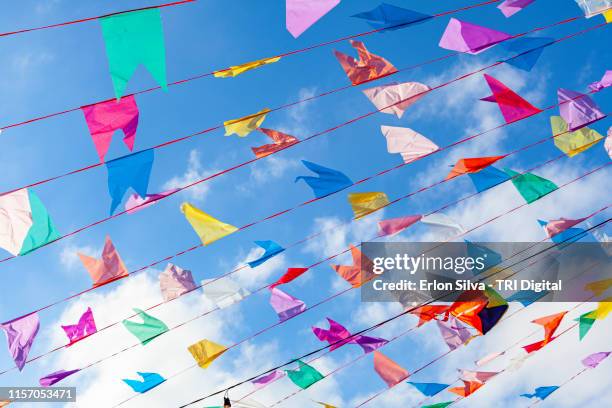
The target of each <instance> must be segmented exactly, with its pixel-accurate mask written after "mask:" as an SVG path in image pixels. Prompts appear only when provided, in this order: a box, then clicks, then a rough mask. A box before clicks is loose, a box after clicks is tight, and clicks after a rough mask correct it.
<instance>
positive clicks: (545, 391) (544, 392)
mask: <svg viewBox="0 0 612 408" xmlns="http://www.w3.org/2000/svg"><path fill="white" fill-rule="evenodd" d="M557 388H559V387H558V386H557V385H550V386H547V387H538V388H536V389H535V392H534V393H533V394H521V397H525V398H539V399H541V400H544V399H546V397H548V396H549V395H550V394H552V393H553V392H555V391H557Z"/></svg>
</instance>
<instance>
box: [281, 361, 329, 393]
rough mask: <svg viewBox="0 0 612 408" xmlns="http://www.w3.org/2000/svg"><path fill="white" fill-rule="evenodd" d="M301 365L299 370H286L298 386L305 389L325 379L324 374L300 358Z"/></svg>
mask: <svg viewBox="0 0 612 408" xmlns="http://www.w3.org/2000/svg"><path fill="white" fill-rule="evenodd" d="M298 363H299V364H300V367H299V368H298V369H297V370H285V372H286V373H287V376H288V377H289V379H290V380H291V381H292V382H293V383H294V384H295V385H297V386H298V387H300V388H301V389H303V390H305V389H306V388H308V387H310V386H311V385H312V384H314V383H316V382H317V381H320V380H322V379H323V374H321V373H320V372H318V371H317V370H315V369H314V368H312V367H311V366H309V365H308V364H306V363H304V362H303V361H302V360H298Z"/></svg>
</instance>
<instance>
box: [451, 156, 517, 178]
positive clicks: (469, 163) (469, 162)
mask: <svg viewBox="0 0 612 408" xmlns="http://www.w3.org/2000/svg"><path fill="white" fill-rule="evenodd" d="M504 157H506V156H505V155H503V156H490V157H472V158H469V159H460V160H458V161H457V163H455V166H454V167H453V169H452V170H451V171H450V173H448V175H447V176H446V180H450V179H453V178H455V177H458V176H461V175H462V174H469V173H477V172H479V171H481V170H482V169H484V168H486V167H488V166H490V165H491V164H493V163H495V162H496V161H498V160H501V159H503V158H504Z"/></svg>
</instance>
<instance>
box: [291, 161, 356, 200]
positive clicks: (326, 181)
mask: <svg viewBox="0 0 612 408" xmlns="http://www.w3.org/2000/svg"><path fill="white" fill-rule="evenodd" d="M302 163H303V164H304V166H306V168H307V169H308V170H310V171H312V172H313V173H316V174H317V175H318V176H319V177H312V176H298V177H296V178H295V181H296V182H297V181H298V180H304V181H305V182H306V184H308V186H309V187H310V188H312V192H313V193H314V195H315V197H316V198H322V197H325V196H327V195H330V194H333V193H335V192H338V191H340V190H344V189H345V188H347V187H350V186H352V185H353V182H352V181H351V179H349V178H348V177H347V176H346V175H345V174H344V173H342V172H340V171H338V170H334V169H330V168H328V167H323V166H321V165H319V164H316V163H312V162H309V161H306V160H302Z"/></svg>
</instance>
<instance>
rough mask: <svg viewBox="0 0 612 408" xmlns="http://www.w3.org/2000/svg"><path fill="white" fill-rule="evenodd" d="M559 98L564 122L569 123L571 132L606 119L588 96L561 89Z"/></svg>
mask: <svg viewBox="0 0 612 408" xmlns="http://www.w3.org/2000/svg"><path fill="white" fill-rule="evenodd" d="M557 98H558V99H559V112H560V113H561V117H562V118H563V120H565V121H566V122H567V126H568V130H569V131H570V132H573V131H574V130H578V129H580V128H583V127H585V126H588V125H590V124H591V123H593V122H597V121H598V120H600V119H603V118H605V117H606V114H605V113H603V112H602V111H601V110H600V109H599V107H598V106H597V105H596V104H595V102H594V101H593V100H592V99H591V97H589V96H587V95H584V94H581V93H578V92H574V91H572V90H569V89H562V88H559V90H558V91H557Z"/></svg>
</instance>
